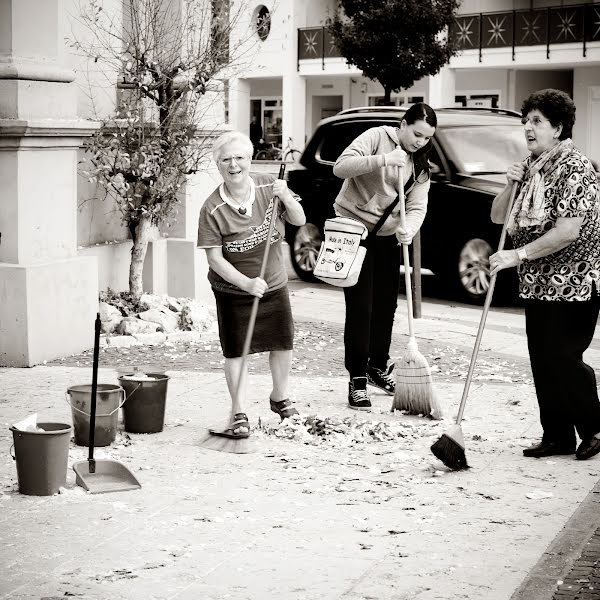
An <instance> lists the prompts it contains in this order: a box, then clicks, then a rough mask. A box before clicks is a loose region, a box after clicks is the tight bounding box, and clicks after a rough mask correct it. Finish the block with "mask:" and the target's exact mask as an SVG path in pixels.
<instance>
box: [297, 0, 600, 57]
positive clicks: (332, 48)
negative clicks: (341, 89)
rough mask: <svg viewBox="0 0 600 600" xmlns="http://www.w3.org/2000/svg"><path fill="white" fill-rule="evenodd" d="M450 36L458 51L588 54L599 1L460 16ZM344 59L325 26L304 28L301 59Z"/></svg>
mask: <svg viewBox="0 0 600 600" xmlns="http://www.w3.org/2000/svg"><path fill="white" fill-rule="evenodd" d="M449 34H450V36H452V37H453V38H454V40H455V41H456V42H457V44H458V48H459V50H461V51H463V50H479V60H481V58H482V52H483V50H486V49H488V48H512V58H513V60H515V54H516V48H518V47H525V46H540V45H543V46H546V58H550V46H553V45H557V44H573V43H575V44H577V43H578V44H581V49H582V55H583V56H584V57H585V55H586V44H588V43H589V42H597V41H600V2H594V3H590V4H576V5H575V4H574V5H572V6H551V7H548V8H534V9H526V10H510V11H504V12H493V13H479V14H472V15H459V16H457V17H456V19H455V21H454V23H453V24H452V25H451V26H450V31H449ZM339 56H341V54H340V52H339V50H338V49H337V47H336V45H335V43H334V40H333V37H332V36H331V34H330V33H329V31H328V29H327V28H326V27H305V28H301V29H299V30H298V60H299V61H301V60H306V59H319V60H321V61H322V65H323V68H325V59H326V58H333V57H339Z"/></svg>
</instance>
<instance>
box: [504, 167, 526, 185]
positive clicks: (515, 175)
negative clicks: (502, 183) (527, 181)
mask: <svg viewBox="0 0 600 600" xmlns="http://www.w3.org/2000/svg"><path fill="white" fill-rule="evenodd" d="M523 177H525V167H524V166H523V164H522V163H515V164H514V165H510V167H508V170H507V171H506V179H508V182H509V183H513V182H514V181H523Z"/></svg>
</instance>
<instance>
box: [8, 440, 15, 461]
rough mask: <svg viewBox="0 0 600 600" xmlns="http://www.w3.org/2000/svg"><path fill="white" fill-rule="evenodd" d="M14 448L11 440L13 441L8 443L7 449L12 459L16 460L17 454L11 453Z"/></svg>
mask: <svg viewBox="0 0 600 600" xmlns="http://www.w3.org/2000/svg"><path fill="white" fill-rule="evenodd" d="M14 449H15V443H14V442H13V443H12V444H11V445H10V448H9V450H8V451H9V452H10V456H11V458H12V459H13V460H17V456H16V454H13V450H14Z"/></svg>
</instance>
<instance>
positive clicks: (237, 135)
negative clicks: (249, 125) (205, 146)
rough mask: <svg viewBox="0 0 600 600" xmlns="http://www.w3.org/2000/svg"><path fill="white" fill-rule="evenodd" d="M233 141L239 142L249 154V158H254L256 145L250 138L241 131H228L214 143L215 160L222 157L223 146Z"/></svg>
mask: <svg viewBox="0 0 600 600" xmlns="http://www.w3.org/2000/svg"><path fill="white" fill-rule="evenodd" d="M232 142H238V143H239V144H240V145H241V146H242V148H243V149H244V151H245V152H246V154H247V155H248V158H252V155H253V154H254V145H253V144H252V142H251V141H250V138H249V137H248V136H247V135H246V134H245V133H242V132H241V131H227V132H225V133H224V134H222V135H220V136H219V137H218V138H217V139H216V140H215V142H214V144H213V147H212V155H213V160H214V161H215V162H217V161H218V160H219V159H220V158H221V152H222V150H223V146H226V145H227V144H231V143H232Z"/></svg>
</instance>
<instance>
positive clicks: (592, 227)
mask: <svg viewBox="0 0 600 600" xmlns="http://www.w3.org/2000/svg"><path fill="white" fill-rule="evenodd" d="M546 168H547V170H546ZM542 170H543V171H544V183H545V185H544V200H545V205H544V213H545V215H544V219H543V221H542V223H541V225H538V226H535V227H524V228H519V229H517V230H516V231H515V232H514V233H513V235H512V240H513V246H514V247H515V248H520V247H521V246H525V245H526V244H528V243H529V242H532V241H534V240H536V239H538V238H539V237H541V236H542V235H544V233H546V232H547V231H548V230H549V229H552V228H553V227H554V225H555V224H556V220H557V218H558V217H585V218H584V221H583V225H582V226H581V229H580V232H579V237H578V238H577V239H576V240H575V241H574V242H572V243H571V244H569V245H568V246H566V247H565V248H563V249H562V250H559V251H557V252H554V253H553V254H549V255H548V256H543V257H542V258H538V259H534V260H531V261H525V262H523V263H521V264H520V265H519V267H518V268H519V295H520V296H521V298H525V299H537V300H568V301H576V300H578V301H581V300H589V299H590V298H591V296H592V289H593V285H592V284H593V283H596V292H597V293H599V289H598V288H599V287H600V285H599V284H598V280H599V278H600V212H599V211H600V204H599V186H598V180H597V178H596V173H595V171H594V169H593V167H592V164H591V163H590V161H589V160H588V159H587V158H586V157H585V156H584V155H583V154H581V152H580V151H579V150H578V149H577V148H573V150H572V152H571V153H570V154H569V155H568V156H567V157H566V158H565V159H563V160H561V161H558V163H556V164H548V165H545V166H544V167H543V168H542Z"/></svg>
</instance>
